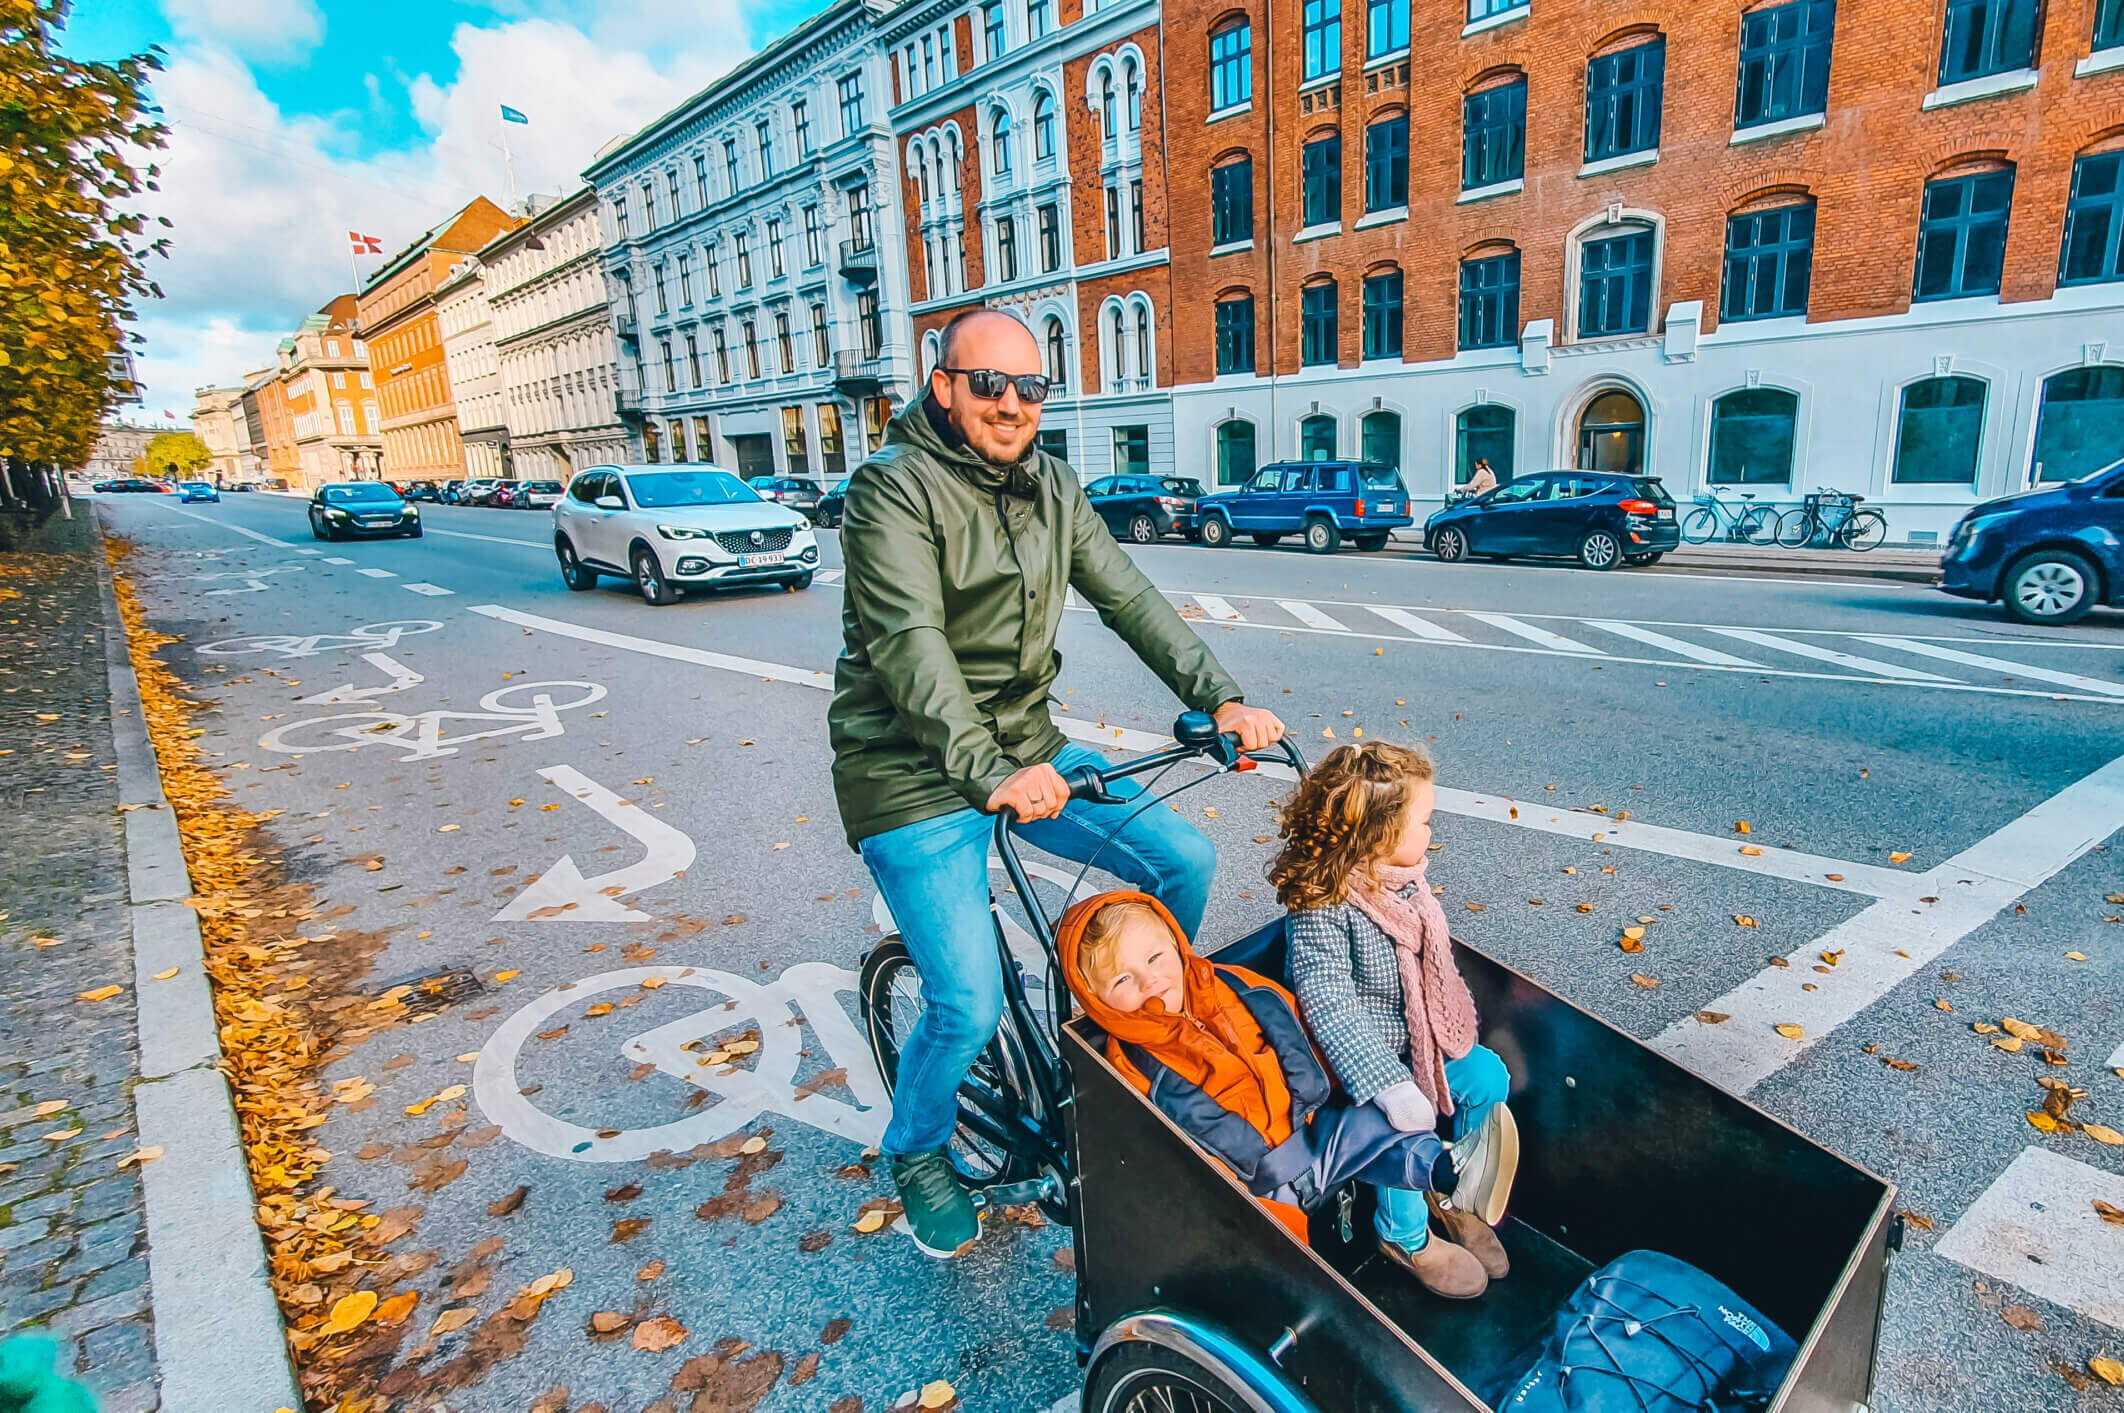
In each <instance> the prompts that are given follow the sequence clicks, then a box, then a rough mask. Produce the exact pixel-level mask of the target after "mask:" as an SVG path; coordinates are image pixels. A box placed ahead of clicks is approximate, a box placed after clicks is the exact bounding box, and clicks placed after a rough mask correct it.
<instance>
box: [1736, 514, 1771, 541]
mask: <svg viewBox="0 0 2124 1413" xmlns="http://www.w3.org/2000/svg"><path fill="white" fill-rule="evenodd" d="M1777 521H1778V517H1777V512H1776V511H1774V510H1769V509H1766V508H1764V507H1763V506H1759V505H1758V506H1751V507H1749V508H1748V509H1747V510H1744V511H1742V512H1741V518H1740V527H1739V528H1740V535H1741V538H1742V539H1744V540H1746V541H1747V542H1748V543H1749V544H1751V545H1767V544H1769V543H1771V542H1772V541H1774V540H1776V539H1777Z"/></svg>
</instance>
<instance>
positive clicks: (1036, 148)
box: [1033, 88, 1055, 162]
mask: <svg viewBox="0 0 2124 1413" xmlns="http://www.w3.org/2000/svg"><path fill="white" fill-rule="evenodd" d="M1033 160H1034V161H1035V162H1052V161H1054V160H1055V98H1054V95H1053V94H1051V93H1049V92H1048V91H1047V90H1046V89H1044V88H1041V89H1036V90H1035V91H1034V94H1033Z"/></svg>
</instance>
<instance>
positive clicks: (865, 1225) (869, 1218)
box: [855, 1210, 885, 1236]
mask: <svg viewBox="0 0 2124 1413" xmlns="http://www.w3.org/2000/svg"><path fill="white" fill-rule="evenodd" d="M884 1225H885V1214H884V1213H883V1212H882V1211H876V1210H873V1211H869V1212H865V1213H864V1214H863V1215H862V1216H860V1217H857V1218H856V1219H855V1229H856V1230H857V1231H859V1232H862V1233H863V1234H865V1235H866V1236H867V1235H869V1234H870V1233H871V1232H874V1231H877V1230H878V1229H879V1228H881V1227H883V1226H884Z"/></svg>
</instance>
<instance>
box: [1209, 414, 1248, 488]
mask: <svg viewBox="0 0 2124 1413" xmlns="http://www.w3.org/2000/svg"><path fill="white" fill-rule="evenodd" d="M1253 478H1254V424H1253V423H1251V422H1247V421H1231V422H1223V423H1219V424H1218V427H1217V484H1218V485H1220V486H1237V485H1242V484H1244V483H1245V482H1247V481H1251V480H1252V479H1253Z"/></svg>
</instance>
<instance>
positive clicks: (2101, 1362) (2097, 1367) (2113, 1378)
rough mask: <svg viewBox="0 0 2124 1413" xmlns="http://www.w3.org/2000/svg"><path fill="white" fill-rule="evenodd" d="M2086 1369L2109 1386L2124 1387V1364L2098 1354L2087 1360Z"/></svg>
mask: <svg viewBox="0 0 2124 1413" xmlns="http://www.w3.org/2000/svg"><path fill="white" fill-rule="evenodd" d="M2087 1371H2088V1372H2089V1373H2091V1374H2093V1375H2094V1376H2095V1377H2096V1378H2098V1379H2100V1380H2101V1381H2102V1382H2103V1383H2105V1384H2108V1385H2109V1386H2110V1387H2111V1388H2118V1387H2124V1364H2119V1363H2118V1362H2117V1361H2116V1360H2114V1359H2111V1358H2109V1357H2108V1356H2106V1355H2101V1354H2098V1355H2096V1356H2095V1357H2094V1358H2092V1359H2090V1360H2088V1361H2087Z"/></svg>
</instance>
